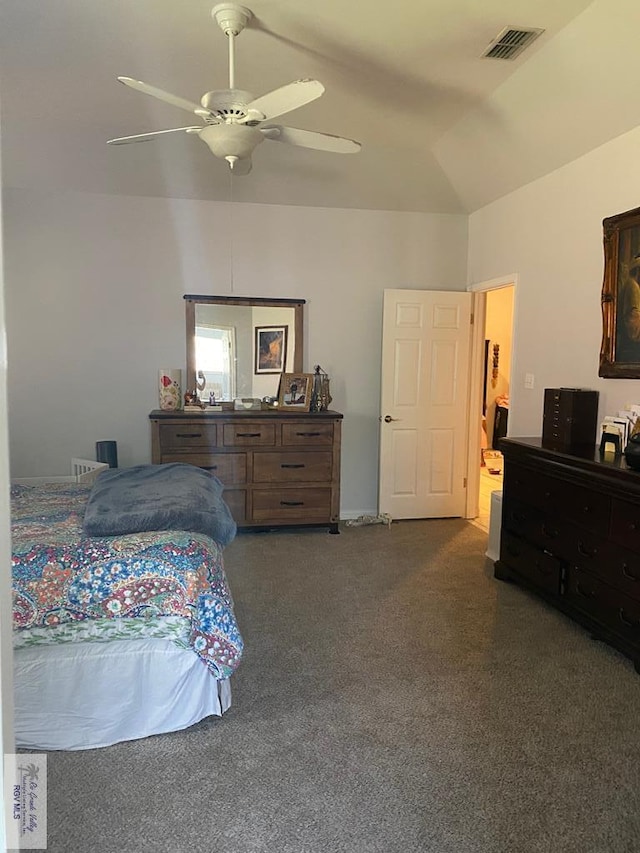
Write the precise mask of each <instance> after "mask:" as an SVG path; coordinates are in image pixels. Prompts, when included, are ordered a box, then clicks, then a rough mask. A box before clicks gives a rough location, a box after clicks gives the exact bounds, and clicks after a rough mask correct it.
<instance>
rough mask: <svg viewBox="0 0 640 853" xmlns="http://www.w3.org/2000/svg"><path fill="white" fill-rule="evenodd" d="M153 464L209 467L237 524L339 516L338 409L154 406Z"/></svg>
mask: <svg viewBox="0 0 640 853" xmlns="http://www.w3.org/2000/svg"><path fill="white" fill-rule="evenodd" d="M149 419H150V421H151V461H152V462H153V463H155V464H163V463H167V462H188V463H190V464H191V465H197V466H198V467H199V468H205V469H206V470H207V471H211V472H212V473H213V474H215V475H216V476H217V477H218V479H220V480H221V481H222V483H223V484H224V486H225V490H224V499H225V501H226V502H227V504H228V506H229V508H230V510H231V512H232V514H233V517H234V518H235V520H236V522H237V524H238V526H239V527H274V526H282V525H290V524H299V525H310V524H327V525H329V529H330V530H331V532H332V533H337V532H338V521H339V520H340V441H341V427H342V415H341V414H340V413H339V412H331V411H326V412H314V413H313V414H293V413H286V414H285V413H282V412H278V411H240V412H236V411H224V412H202V414H200V413H195V414H193V413H186V412H165V411H160V410H157V411H153V412H151V414H150V415H149Z"/></svg>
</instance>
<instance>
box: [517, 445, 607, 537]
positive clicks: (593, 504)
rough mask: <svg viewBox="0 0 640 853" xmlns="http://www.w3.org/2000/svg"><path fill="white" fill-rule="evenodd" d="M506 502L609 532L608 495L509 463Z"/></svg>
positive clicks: (603, 532) (590, 528)
mask: <svg viewBox="0 0 640 853" xmlns="http://www.w3.org/2000/svg"><path fill="white" fill-rule="evenodd" d="M504 500H505V501H506V502H507V503H510V502H511V501H512V500H515V501H521V502H523V503H526V504H528V505H530V506H533V507H536V508H537V509H540V510H543V511H544V512H545V513H547V514H549V515H551V516H558V518H559V519H560V520H562V519H564V520H565V521H570V522H573V523H574V524H579V525H582V526H584V527H586V528H588V529H589V530H595V531H598V532H599V533H602V534H607V533H608V531H609V519H610V515H611V499H610V497H609V496H608V495H605V494H603V493H602V492H599V491H596V490H595V489H589V488H587V487H585V486H577V485H574V484H573V483H569V482H567V481H565V480H561V479H560V478H559V477H553V476H548V475H545V474H543V473H542V472H539V471H531V470H529V469H528V468H525V467H523V466H520V465H514V464H513V463H511V462H507V465H506V469H505V480H504Z"/></svg>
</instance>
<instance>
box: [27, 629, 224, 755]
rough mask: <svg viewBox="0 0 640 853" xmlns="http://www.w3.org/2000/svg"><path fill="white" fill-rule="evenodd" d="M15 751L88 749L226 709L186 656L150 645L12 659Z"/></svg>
mask: <svg viewBox="0 0 640 853" xmlns="http://www.w3.org/2000/svg"><path fill="white" fill-rule="evenodd" d="M14 698H15V735H16V745H17V746H19V747H24V748H27V749H42V750H49V749H65V750H67V749H69V750H71V749H94V748H96V747H101V746H111V745H112V744H114V743H118V742H120V741H125V740H135V739H136V738H142V737H147V736H149V735H155V734H162V733H164V732H171V731H178V730H179V729H186V728H187V727H188V726H191V725H193V724H194V723H197V722H198V720H202V719H203V718H204V717H208V716H209V715H211V714H216V715H218V716H221V715H222V714H223V713H224V712H225V711H226V710H227V708H229V706H230V705H231V687H230V685H229V680H228V679H226V680H224V681H216V680H215V679H214V678H213V677H212V676H211V674H210V673H209V671H208V670H207V668H206V666H205V665H204V664H203V663H202V661H201V660H200V659H199V658H198V657H197V655H195V654H194V653H193V652H192V651H190V650H188V649H181V648H179V647H178V646H176V645H174V643H172V642H171V641H170V640H167V639H161V638H153V637H148V638H145V639H135V640H112V641H110V642H105V643H60V644H56V645H38V646H28V647H24V648H20V649H16V650H15V652H14Z"/></svg>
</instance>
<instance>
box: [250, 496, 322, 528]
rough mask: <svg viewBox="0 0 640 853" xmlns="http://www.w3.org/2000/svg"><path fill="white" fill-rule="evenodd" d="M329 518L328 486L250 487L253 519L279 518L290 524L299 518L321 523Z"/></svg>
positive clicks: (271, 519) (260, 520) (267, 520)
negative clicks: (309, 487) (306, 487)
mask: <svg viewBox="0 0 640 853" xmlns="http://www.w3.org/2000/svg"><path fill="white" fill-rule="evenodd" d="M330 518H331V489H330V488H326V489H323V488H317V489H295V488H279V489H260V488H255V489H254V490H253V519H254V521H257V522H269V521H278V522H280V523H286V522H287V521H290V522H291V524H296V523H300V522H301V521H308V522H310V523H313V522H321V521H327V520H328V519H330Z"/></svg>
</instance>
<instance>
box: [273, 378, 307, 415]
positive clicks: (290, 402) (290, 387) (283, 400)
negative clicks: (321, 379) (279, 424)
mask: <svg viewBox="0 0 640 853" xmlns="http://www.w3.org/2000/svg"><path fill="white" fill-rule="evenodd" d="M312 391H313V374H312V373H283V374H282V378H281V379H280V392H279V394H278V407H279V409H280V410H281V411H283V412H289V411H293V412H308V411H309V408H310V406H311V393H312Z"/></svg>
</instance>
